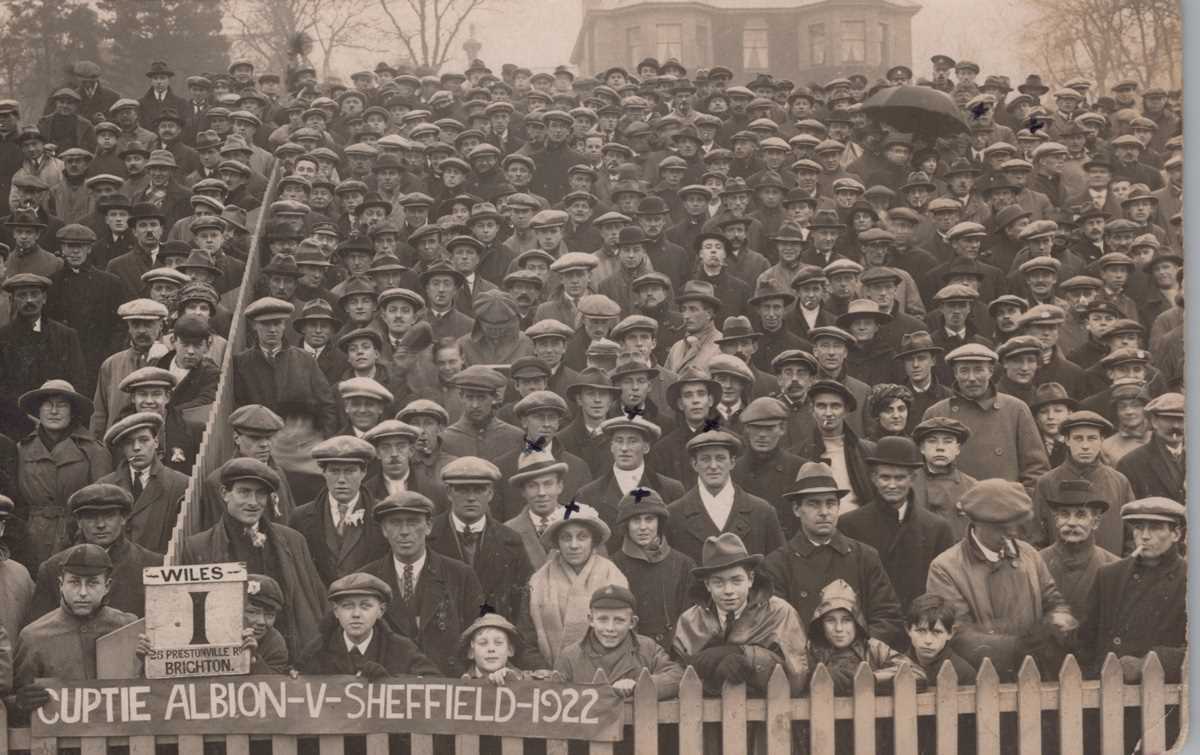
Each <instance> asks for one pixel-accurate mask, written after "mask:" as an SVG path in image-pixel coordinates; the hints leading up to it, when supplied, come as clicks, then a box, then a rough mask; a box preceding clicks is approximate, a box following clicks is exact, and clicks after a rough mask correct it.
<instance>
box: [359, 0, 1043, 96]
mask: <svg viewBox="0 0 1200 755" xmlns="http://www.w3.org/2000/svg"><path fill="white" fill-rule="evenodd" d="M746 5H747V7H753V5H754V2H753V0H746ZM1028 6H1029V0H986V2H976V0H923V7H922V9H921V10H920V11H919V12H918V13H917V14H916V15H915V16H913V20H912V24H913V61H912V62H913V68H914V69H915V70H916V71H917V73H918V75H923V74H926V73H928V71H929V69H930V65H929V58H930V56H931V55H933V54H934V53H945V54H947V55H950V56H951V57H953V58H955V59H958V58H968V59H970V60H974V61H975V62H976V63H979V65H980V66H981V67H982V68H983V73H984V74H985V75H986V74H988V73H1005V74H1007V75H1008V76H1009V77H1010V78H1011V79H1012V80H1013V82H1012V83H1013V86H1014V87H1015V86H1016V85H1017V83H1019V81H1020V80H1023V79H1024V77H1025V75H1026V74H1028V73H1033V72H1037V71H1038V69H1037V65H1036V63H1029V62H1027V61H1026V60H1025V59H1024V58H1025V55H1024V53H1025V52H1026V51H1025V50H1023V49H1022V47H1023V45H1022V33H1023V28H1024V26H1025V25H1026V24H1027V23H1029V21H1030V19H1031V13H1030V11H1029V10H1028ZM580 19H581V13H580V3H579V1H578V0H492V3H491V5H490V6H489V8H488V9H487V10H480V11H478V12H477V15H476V17H475V18H474V22H475V32H476V38H477V39H478V40H479V41H480V42H481V43H483V49H482V51H481V52H480V57H482V58H483V59H484V61H486V62H487V63H488V64H489V65H490V66H491V67H492V68H493V69H495V70H496V71H497V72H498V71H499V69H500V64H502V63H506V62H513V63H517V64H524V65H527V66H530V67H533V68H544V67H553V66H555V65H558V64H560V63H565V62H567V61H568V59H569V58H570V55H571V48H572V46H573V45H574V44H575V36H576V34H577V33H578V31H579V24H580ZM464 41H466V35H463V38H462V39H461V40H459V42H458V43H457V44H456V45H455V47H456V48H457V49H456V53H457V57H456V58H454V59H452V60H451V63H450V64H449V66H448V67H450V68H457V69H461V68H463V67H465V65H464V62H463V61H465V59H466V55H465V53H463V52H462V47H461V45H462V42H464ZM343 57H344V58H345V59H344V60H343V59H342V58H343ZM382 57H388V56H382ZM380 58H381V56H380V55H379V54H362V55H345V56H338V65H337V68H338V69H339V72H340V73H341V74H342V76H343V77H347V74H349V73H350V72H351V71H352V70H356V69H357V68H360V67H366V66H373V65H374V63H375V62H376V61H378V60H379V59H380ZM684 63H685V64H687V63H688V61H684ZM689 67H690V66H689Z"/></svg>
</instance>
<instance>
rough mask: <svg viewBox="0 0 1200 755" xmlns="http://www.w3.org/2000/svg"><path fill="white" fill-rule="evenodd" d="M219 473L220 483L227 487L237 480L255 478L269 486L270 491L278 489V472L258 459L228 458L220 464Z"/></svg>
mask: <svg viewBox="0 0 1200 755" xmlns="http://www.w3.org/2000/svg"><path fill="white" fill-rule="evenodd" d="M220 475H221V485H222V486H224V487H227V488H228V487H232V486H233V483H235V482H237V481H238V480H256V481H257V482H261V483H262V484H263V485H266V486H267V487H268V488H270V489H271V492H275V491H277V490H279V485H280V480H279V473H277V472H276V471H275V470H274V469H271V468H270V467H269V466H267V465H266V464H263V463H262V462H261V461H259V460H258V459H251V458H249V457H238V458H236V459H230V460H229V461H227V462H225V463H224V464H222V465H221V471H220Z"/></svg>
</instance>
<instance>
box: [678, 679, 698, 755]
mask: <svg viewBox="0 0 1200 755" xmlns="http://www.w3.org/2000/svg"><path fill="white" fill-rule="evenodd" d="M679 752H680V753H681V755H699V753H703V752H704V684H703V683H702V682H701V681H700V675H699V674H697V673H696V669H694V668H692V667H691V666H688V667H687V670H686V671H684V672H683V679H681V680H680V681H679Z"/></svg>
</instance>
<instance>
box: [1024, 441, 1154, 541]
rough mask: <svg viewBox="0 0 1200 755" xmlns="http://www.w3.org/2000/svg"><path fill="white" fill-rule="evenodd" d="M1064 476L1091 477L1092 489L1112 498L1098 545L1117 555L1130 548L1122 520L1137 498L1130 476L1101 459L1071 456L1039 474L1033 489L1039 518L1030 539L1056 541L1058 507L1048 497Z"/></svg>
mask: <svg viewBox="0 0 1200 755" xmlns="http://www.w3.org/2000/svg"><path fill="white" fill-rule="evenodd" d="M1064 480H1087V481H1088V482H1090V483H1091V485H1092V493H1093V494H1094V495H1096V496H1097V497H1099V498H1100V499H1101V500H1104V501H1106V502H1108V511H1106V512H1105V513H1104V514H1103V516H1101V518H1100V526H1099V528H1098V529H1097V530H1096V533H1095V537H1096V545H1098V546H1100V547H1101V548H1103V549H1105V550H1107V551H1108V552H1109V553H1113V554H1115V555H1117V556H1120V555H1121V554H1122V553H1125V552H1127V551H1128V550H1130V549H1129V548H1128V547H1126V546H1127V541H1128V538H1127V537H1126V534H1125V523H1124V522H1123V521H1122V520H1121V507H1122V506H1123V505H1125V504H1127V503H1129V502H1130V501H1132V500H1133V499H1134V494H1133V488H1132V487H1131V486H1130V484H1129V479H1128V478H1126V477H1125V475H1123V474H1121V473H1120V472H1118V471H1117V470H1115V469H1113V468H1112V467H1110V466H1108V465H1107V464H1104V463H1101V462H1097V463H1095V464H1092V465H1090V466H1087V467H1085V466H1081V465H1079V464H1076V463H1075V462H1073V461H1071V459H1069V458H1068V459H1067V460H1066V461H1064V462H1063V463H1062V464H1059V465H1058V466H1057V467H1055V468H1054V469H1051V470H1050V471H1049V472H1047V473H1046V474H1044V475H1042V476H1041V477H1039V478H1038V481H1037V485H1036V486H1035V487H1034V492H1033V510H1034V514H1035V516H1036V517H1037V518H1036V521H1035V523H1034V532H1032V533H1031V536H1030V537H1029V538H1028V540H1029V542H1030V543H1033V544H1034V545H1040V546H1042V547H1045V546H1048V545H1051V544H1053V543H1054V541H1055V539H1056V535H1055V526H1054V510H1053V509H1052V508H1050V505H1049V504H1048V503H1047V502H1046V501H1047V499H1048V498H1049V497H1050V496H1052V495H1054V492H1055V490H1056V489H1057V488H1058V483H1059V482H1062V481H1064Z"/></svg>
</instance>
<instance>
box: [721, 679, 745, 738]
mask: <svg viewBox="0 0 1200 755" xmlns="http://www.w3.org/2000/svg"><path fill="white" fill-rule="evenodd" d="M749 734H750V733H749V731H747V728H746V685H745V684H726V685H725V686H724V688H723V689H722V690H721V753H722V755H746V753H747V752H748V748H747V747H746V741H747V740H748V739H749Z"/></svg>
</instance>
